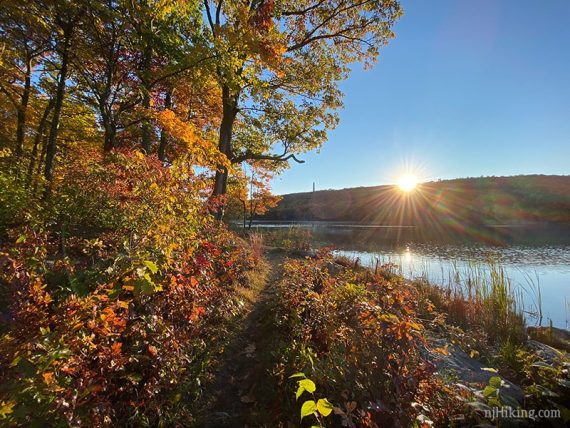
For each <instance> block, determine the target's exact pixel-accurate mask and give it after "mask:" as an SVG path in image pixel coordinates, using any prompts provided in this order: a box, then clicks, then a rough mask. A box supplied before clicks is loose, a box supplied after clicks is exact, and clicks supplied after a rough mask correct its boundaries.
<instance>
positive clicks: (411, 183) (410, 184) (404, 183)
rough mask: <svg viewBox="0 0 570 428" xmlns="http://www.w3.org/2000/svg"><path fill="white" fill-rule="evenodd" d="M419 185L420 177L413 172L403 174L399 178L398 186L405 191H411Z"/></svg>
mask: <svg viewBox="0 0 570 428" xmlns="http://www.w3.org/2000/svg"><path fill="white" fill-rule="evenodd" d="M417 185H418V178H417V177H416V176H415V175H413V174H406V175H402V176H401V177H400V178H399V180H398V186H399V187H400V190H402V191H403V192H406V193H407V192H411V191H412V190H414V189H415V188H416V186H417Z"/></svg>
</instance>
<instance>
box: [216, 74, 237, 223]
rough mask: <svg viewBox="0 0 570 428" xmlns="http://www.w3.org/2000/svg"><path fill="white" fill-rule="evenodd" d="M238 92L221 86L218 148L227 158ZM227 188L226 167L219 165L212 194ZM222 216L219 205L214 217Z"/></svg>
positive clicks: (221, 209) (222, 209)
mask: <svg viewBox="0 0 570 428" xmlns="http://www.w3.org/2000/svg"><path fill="white" fill-rule="evenodd" d="M238 98H239V92H238V93H237V94H235V95H232V94H231V91H230V88H229V87H228V86H227V85H224V87H223V88H222V106H223V111H222V123H221V124H220V139H219V145H218V148H219V150H220V152H222V153H223V154H225V155H226V156H227V157H228V158H230V157H231V153H232V146H231V144H232V132H233V126H234V122H235V119H236V115H237V102H238ZM227 188H228V169H227V168H226V167H225V166H220V167H219V168H218V169H217V171H216V179H215V183H214V192H213V193H212V196H223V195H225V194H226V191H227ZM223 216H224V206H223V205H220V206H219V207H218V210H217V212H216V219H218V220H221V219H222V218H223Z"/></svg>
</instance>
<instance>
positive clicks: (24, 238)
mask: <svg viewBox="0 0 570 428" xmlns="http://www.w3.org/2000/svg"><path fill="white" fill-rule="evenodd" d="M23 242H26V235H20V236H18V239H17V240H16V244H21V243H23Z"/></svg>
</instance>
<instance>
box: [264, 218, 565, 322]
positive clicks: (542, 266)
mask: <svg viewBox="0 0 570 428" xmlns="http://www.w3.org/2000/svg"><path fill="white" fill-rule="evenodd" d="M295 226H296V227H303V228H308V229H310V230H311V232H312V235H313V240H314V243H315V245H317V246H332V247H333V248H335V249H336V253H338V254H341V255H346V256H349V257H351V258H358V259H359V260H360V262H361V263H362V264H366V265H369V266H374V265H375V264H376V263H380V264H383V263H387V262H391V263H395V264H396V265H398V269H399V270H400V272H401V273H402V274H403V275H404V276H406V277H408V278H417V277H424V278H427V279H428V280H429V281H430V282H433V283H438V284H444V285H447V284H449V282H450V281H455V280H456V275H459V280H460V281H462V280H464V278H466V277H467V275H468V274H469V272H471V274H473V272H474V271H477V272H479V273H480V274H481V273H488V271H489V264H488V260H489V258H491V259H492V260H494V261H496V262H498V263H499V264H500V265H501V266H502V267H503V269H504V271H505V273H506V275H507V277H508V278H509V279H510V281H511V284H512V285H513V287H514V288H515V290H516V292H517V294H518V295H519V296H520V298H521V300H522V303H523V305H524V308H525V311H526V312H527V320H528V323H529V324H530V325H532V324H537V323H538V319H537V318H536V317H533V316H532V315H531V313H536V312H537V306H538V303H539V301H541V305H540V306H541V308H542V324H544V325H547V324H548V323H549V322H550V321H552V323H553V325H555V326H557V327H561V328H569V327H570V325H569V324H570V226H556V227H554V226H544V225H542V226H504V225H503V226H494V227H487V228H485V229H484V230H483V231H481V233H478V232H474V233H471V234H469V235H466V234H464V233H456V232H450V233H445V232H443V233H442V231H441V230H438V231H437V233H430V232H429V231H428V232H426V231H421V230H417V229H415V228H413V227H409V228H405V227H404V228H402V227H392V226H388V227H386V226H371V225H350V224H342V223H298V224H295ZM255 227H257V228H259V229H264V228H288V227H292V225H291V224H290V223H270V224H268V223H257V224H256V225H255ZM537 287H540V297H539V293H538V291H537V290H538V288H537Z"/></svg>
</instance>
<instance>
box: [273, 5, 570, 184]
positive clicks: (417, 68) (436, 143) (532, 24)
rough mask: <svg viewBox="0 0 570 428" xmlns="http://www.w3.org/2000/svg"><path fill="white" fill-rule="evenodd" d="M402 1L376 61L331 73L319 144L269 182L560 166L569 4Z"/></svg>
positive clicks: (568, 150) (568, 139) (565, 160)
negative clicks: (334, 113) (329, 121)
mask: <svg viewBox="0 0 570 428" xmlns="http://www.w3.org/2000/svg"><path fill="white" fill-rule="evenodd" d="M401 3H402V5H403V7H404V16H403V17H402V18H401V19H400V21H399V22H398V24H397V25H396V27H395V32H396V38H395V39H393V40H392V42H391V43H390V45H389V46H387V47H386V48H385V49H384V50H383V51H382V52H381V57H380V60H379V62H378V64H377V65H376V66H375V67H374V69H373V70H369V71H364V70H362V68H361V67H360V66H356V67H354V72H353V73H352V75H351V77H350V79H349V80H347V81H344V82H342V84H341V88H342V90H343V92H344V93H345V98H344V102H345V107H344V109H343V110H342V111H341V112H340V118H341V121H340V124H339V126H338V127H337V128H336V129H335V130H334V131H332V132H331V133H330V135H329V141H328V142H327V143H326V144H325V145H324V146H323V147H322V148H321V150H320V153H313V152H312V153H308V154H306V155H303V156H302V158H303V159H304V160H305V161H306V162H305V163H304V164H294V165H292V167H291V168H290V169H289V170H287V171H286V172H285V173H283V174H282V175H281V176H280V177H278V178H276V179H275V180H274V182H273V191H274V192H275V193H277V194H283V193H291V192H302V191H310V190H311V188H312V183H313V181H314V182H316V187H317V189H332V188H344V187H356V186H374V185H379V184H389V183H394V182H396V181H397V179H398V176H399V175H401V174H403V173H405V172H410V171H411V172H412V173H415V174H416V175H417V176H418V177H420V178H421V179H422V180H426V181H427V180H435V179H440V178H441V179H446V178H455V177H474V176H475V177H477V176H482V175H515V174H532V173H539V174H570V1H569V0H544V1H539V2H537V1H530V0H477V1H474V0H433V1H426V0H402V1H401Z"/></svg>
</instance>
